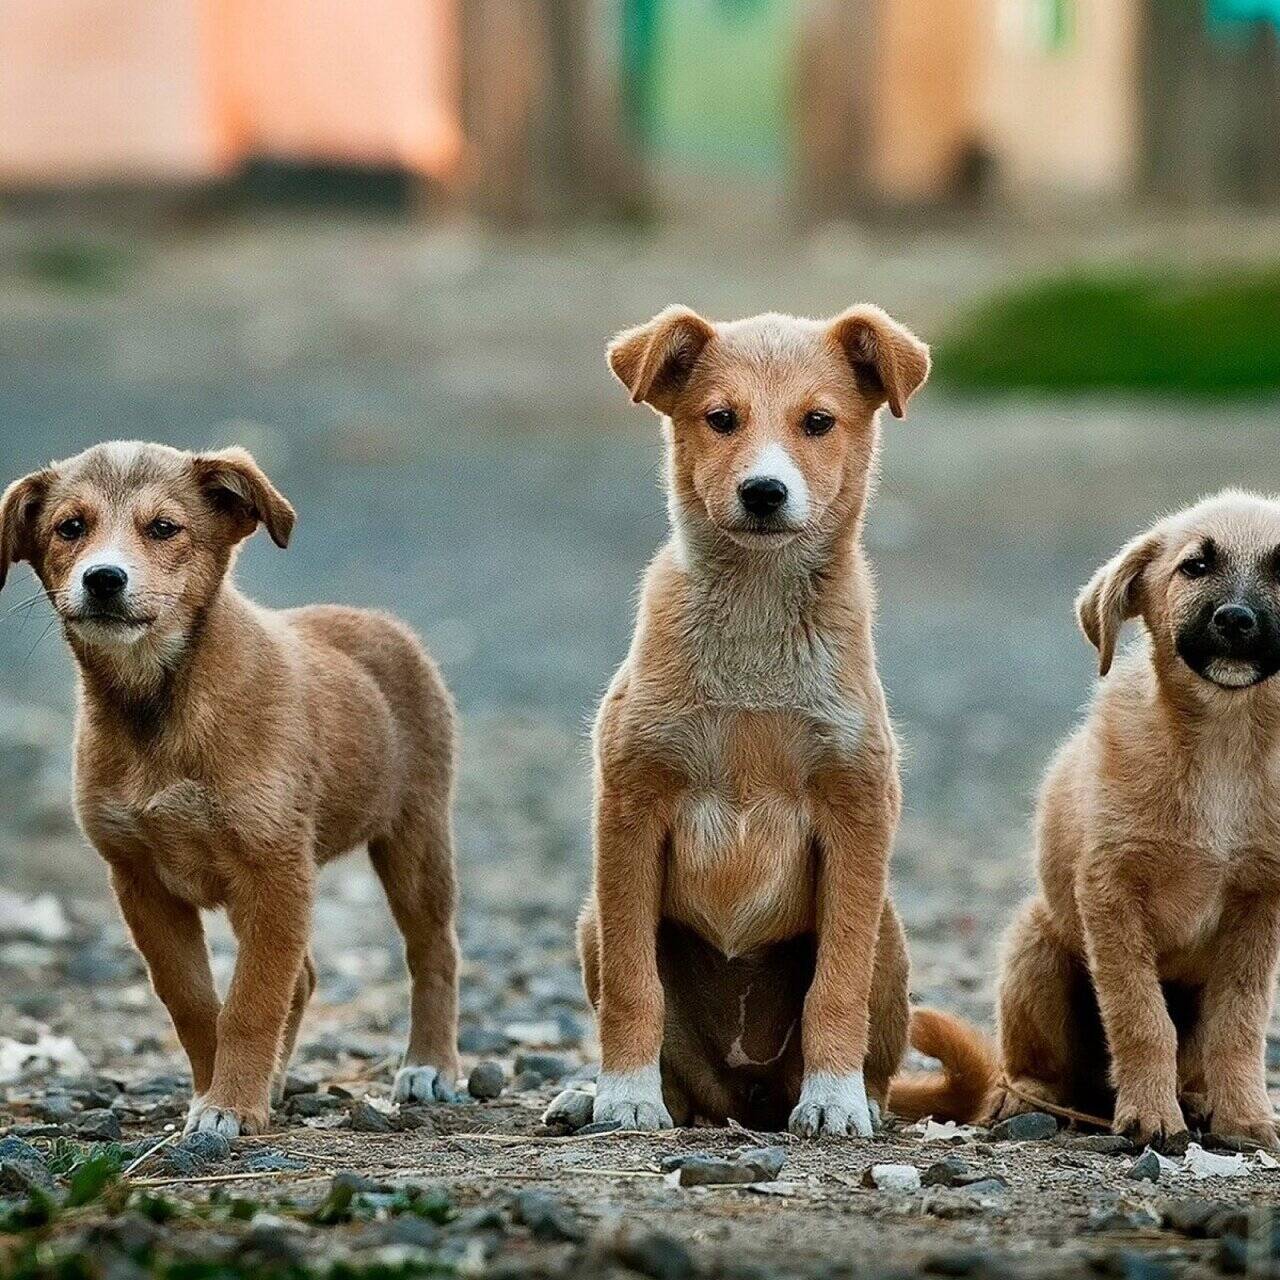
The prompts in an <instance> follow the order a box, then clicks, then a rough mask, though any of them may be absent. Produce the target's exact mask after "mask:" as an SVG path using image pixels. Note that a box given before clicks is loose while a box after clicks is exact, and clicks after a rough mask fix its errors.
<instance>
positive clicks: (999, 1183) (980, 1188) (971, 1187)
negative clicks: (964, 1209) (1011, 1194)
mask: <svg viewBox="0 0 1280 1280" xmlns="http://www.w3.org/2000/svg"><path fill="white" fill-rule="evenodd" d="M959 1189H960V1190H961V1191H963V1192H964V1193H965V1194H966V1195H970V1196H973V1197H974V1198H975V1199H980V1198H981V1197H982V1196H998V1195H1003V1194H1004V1192H1006V1191H1007V1190H1008V1189H1009V1183H1008V1182H1007V1181H1006V1180H1005V1179H1004V1178H1001V1177H1000V1176H999V1175H992V1176H990V1177H986V1178H976V1179H974V1180H973V1181H972V1182H965V1183H962V1184H961V1186H960V1188H959Z"/></svg>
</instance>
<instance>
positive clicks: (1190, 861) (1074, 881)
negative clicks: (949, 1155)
mask: <svg viewBox="0 0 1280 1280" xmlns="http://www.w3.org/2000/svg"><path fill="white" fill-rule="evenodd" d="M1078 610H1079V617H1080V625H1081V626H1082V627H1083V628H1084V632H1085V634H1086V635H1087V636H1088V638H1089V640H1090V641H1091V642H1092V643H1093V644H1094V645H1095V646H1096V647H1097V649H1098V653H1099V655H1100V666H1101V671H1102V674H1103V675H1104V676H1105V675H1107V673H1108V671H1111V674H1110V676H1109V677H1108V679H1107V680H1106V681H1105V683H1103V684H1102V685H1101V686H1100V688H1099V690H1098V693H1097V696H1096V697H1095V699H1094V703H1093V706H1092V708H1091V710H1090V712H1089V715H1088V717H1087V719H1086V721H1085V723H1084V724H1083V725H1082V726H1081V727H1080V728H1079V729H1078V730H1077V731H1076V732H1075V733H1074V734H1073V735H1072V737H1071V738H1070V739H1069V740H1068V741H1067V743H1066V744H1065V745H1064V747H1063V748H1062V750H1061V751H1060V752H1059V753H1058V756H1057V759H1056V760H1055V762H1054V764H1053V766H1052V767H1051V769H1050V771H1049V775H1048V778H1047V779H1046V782H1045V785H1044V790H1043V793H1042V795H1041V800H1040V813H1039V839H1038V844H1039V869H1040V894H1039V896H1038V897H1036V898H1034V899H1032V900H1031V901H1030V902H1029V903H1027V905H1026V906H1025V907H1024V908H1023V910H1022V913H1021V915H1020V916H1019V917H1018V920H1017V922H1016V923H1015V924H1014V926H1013V928H1012V930H1011V932H1010V935H1009V938H1008V940H1007V945H1006V951H1005V956H1004V965H1003V973H1002V978H1001V984H1000V1044H1001V1051H1002V1055H1003V1066H1004V1071H1005V1075H1006V1078H1007V1079H1008V1081H1009V1083H1010V1085H1011V1086H1012V1087H1011V1088H1008V1089H1005V1090H1003V1091H1001V1092H999V1093H998V1094H997V1095H996V1098H995V1108H994V1109H995V1111H996V1112H997V1113H999V1114H1011V1113H1013V1112H1016V1111H1018V1110H1022V1109H1025V1108H1027V1107H1030V1106H1034V1103H1033V1102H1030V1101H1028V1099H1029V1098H1035V1097H1040V1098H1047V1099H1049V1100H1050V1101H1051V1102H1056V1103H1064V1104H1066V1105H1069V1106H1074V1107H1078V1108H1085V1109H1087V1110H1089V1111H1091V1112H1093V1113H1097V1112H1099V1111H1102V1112H1103V1113H1104V1114H1107V1115H1112V1114H1113V1115H1114V1126H1115V1129H1116V1131H1117V1132H1123V1133H1129V1134H1132V1135H1133V1136H1135V1137H1136V1138H1137V1139H1138V1140H1139V1141H1142V1142H1147V1141H1154V1142H1157V1143H1162V1144H1165V1145H1168V1146H1171V1147H1178V1146H1181V1145H1183V1144H1185V1141H1186V1133H1187V1126H1188V1122H1191V1123H1194V1124H1207V1126H1208V1128H1209V1129H1210V1131H1211V1132H1214V1133H1219V1134H1231V1135H1236V1136H1243V1137H1247V1138H1252V1139H1253V1140H1254V1141H1256V1142H1260V1143H1263V1144H1264V1145H1266V1146H1268V1147H1273V1148H1274V1147H1276V1146H1277V1145H1280V1144H1278V1143H1277V1139H1276V1129H1275V1123H1274V1119H1273V1116H1272V1108H1271V1103H1270V1100H1269V1099H1268V1097H1267V1087H1266V1077H1265V1069H1264V1050H1265V1043H1266V1026H1267V1020H1268V1017H1269V1014H1270V1010H1271V998H1272V991H1273V987H1274V982H1275V973H1276V959H1277V954H1278V953H1280V682H1277V681H1276V680H1275V679H1273V677H1274V675H1275V673H1276V671H1277V670H1278V669H1280V503H1277V502H1276V501H1274V500H1272V499H1267V498H1260V497H1255V496H1253V495H1251V494H1245V493H1238V492H1230V493H1223V494H1220V495H1219V496H1217V497H1214V498H1210V499H1207V500H1206V501H1204V502H1201V503H1199V504H1198V505H1197V506H1194V507H1191V508H1190V509H1189V510H1186V511H1182V512H1180V513H1178V514H1177V515H1173V516H1170V517H1169V518H1167V519H1165V520H1162V521H1160V523H1159V524H1157V525H1156V526H1155V527H1154V528H1153V529H1151V530H1150V531H1149V532H1147V533H1144V534H1141V535H1140V536H1139V537H1137V538H1135V539H1134V540H1133V541H1132V542H1130V543H1129V544H1128V545H1127V546H1126V547H1124V548H1123V549H1122V550H1121V551H1120V553H1119V554H1118V555H1117V556H1116V557H1115V559H1114V560H1112V561H1111V562H1110V563H1109V564H1106V565H1104V566H1103V567H1102V568H1101V569H1099V570H1098V572H1097V573H1096V574H1095V575H1094V577H1093V580H1092V581H1091V582H1090V583H1089V585H1088V586H1087V587H1086V588H1085V589H1084V591H1083V593H1082V594H1081V596H1080V599H1079V602H1078ZM1133 617H1140V618H1141V619H1142V621H1143V623H1144V625H1145V627H1146V631H1147V637H1146V643H1145V644H1144V645H1142V646H1140V647H1137V648H1135V649H1134V650H1132V651H1130V652H1128V653H1126V654H1124V655H1123V656H1122V657H1121V658H1120V659H1119V660H1118V661H1116V663H1115V668H1114V670H1112V659H1113V656H1114V654H1115V648H1116V638H1117V636H1118V634H1119V632H1120V627H1121V624H1122V623H1123V622H1124V621H1125V620H1126V619H1127V618H1133Z"/></svg>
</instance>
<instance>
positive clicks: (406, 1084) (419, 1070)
mask: <svg viewBox="0 0 1280 1280" xmlns="http://www.w3.org/2000/svg"><path fill="white" fill-rule="evenodd" d="M391 1096H392V1097H393V1098H395V1100H396V1101H397V1102H457V1100H458V1095H457V1093H456V1092H455V1090H454V1087H453V1085H452V1083H451V1082H450V1080H449V1077H448V1076H447V1075H446V1074H445V1073H444V1072H443V1071H441V1070H440V1069H439V1068H438V1067H429V1066H426V1065H425V1064H420V1065H417V1066H408V1065H406V1066H403V1067H401V1068H400V1070H399V1071H397V1072H396V1079H395V1084H393V1085H392V1086H391Z"/></svg>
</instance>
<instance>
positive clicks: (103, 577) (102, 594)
mask: <svg viewBox="0 0 1280 1280" xmlns="http://www.w3.org/2000/svg"><path fill="white" fill-rule="evenodd" d="M128 584H129V575H128V574H127V573H125V571H124V570H123V569H121V568H120V567H119V566H118V565H114V564H100V565H96V566H94V568H92V569H86V570H85V575H84V589H85V590H86V591H87V592H88V593H89V594H90V595H91V596H92V597H93V598H94V599H95V600H110V599H111V597H112V596H118V595H119V594H120V593H121V592H122V591H123V590H124V589H125V587H126V586H128Z"/></svg>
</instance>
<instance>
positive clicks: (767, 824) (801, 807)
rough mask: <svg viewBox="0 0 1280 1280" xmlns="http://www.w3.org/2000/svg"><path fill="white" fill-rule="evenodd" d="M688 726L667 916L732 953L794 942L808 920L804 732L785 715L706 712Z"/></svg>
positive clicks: (809, 748)
mask: <svg viewBox="0 0 1280 1280" xmlns="http://www.w3.org/2000/svg"><path fill="white" fill-rule="evenodd" d="M682 728H683V738H684V741H683V748H684V749H683V752H682V759H681V766H680V767H681V771H682V774H683V776H684V777H685V778H686V779H687V782H686V784H685V786H684V787H683V788H682V790H681V791H680V793H679V794H678V795H677V796H676V797H675V801H674V805H673V811H672V821H671V829H670V840H669V855H668V866H667V876H666V904H665V905H666V911H667V914H669V915H670V916H672V917H673V918H675V919H678V920H681V921H683V922H684V923H686V924H689V925H691V926H692V927H694V928H696V929H698V931H699V932H700V933H702V934H703V936H705V937H707V938H708V939H709V940H710V941H713V942H715V943H716V944H717V945H718V946H719V947H720V948H721V950H723V951H724V952H725V953H726V954H729V955H734V954H741V953H742V952H744V951H746V950H749V949H750V948H751V947H752V946H755V945H758V944H759V943H760V942H762V941H767V940H770V939H773V938H776V937H784V936H789V935H790V934H791V933H793V932H797V931H799V930H800V929H802V928H804V927H805V926H806V925H807V923H808V921H809V920H810V919H811V917H812V912H813V888H812V858H811V856H810V855H811V849H812V843H813V826H812V820H811V814H810V805H809V799H808V795H807V781H808V776H809V773H810V770H811V768H812V763H813V753H814V745H813V743H812V741H811V737H810V734H809V733H808V731H807V727H806V726H805V725H804V724H803V723H801V722H799V721H798V720H797V719H796V718H795V717H792V716H787V715H779V714H732V713H725V712H717V713H713V712H708V713H705V714H703V715H701V716H695V717H691V718H690V719H689V720H688V721H686V723H684V725H683V726H682Z"/></svg>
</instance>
